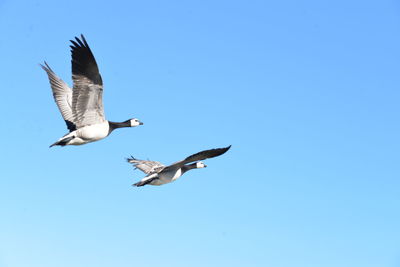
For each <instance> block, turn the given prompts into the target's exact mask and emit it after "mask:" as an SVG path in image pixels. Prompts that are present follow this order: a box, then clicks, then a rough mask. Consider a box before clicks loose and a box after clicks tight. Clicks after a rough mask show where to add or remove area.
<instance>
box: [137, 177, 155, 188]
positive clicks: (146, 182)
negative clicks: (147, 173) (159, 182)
mask: <svg viewBox="0 0 400 267" xmlns="http://www.w3.org/2000/svg"><path fill="white" fill-rule="evenodd" d="M156 179H158V177H154V178H151V179H148V180H144V181H139V182H137V183H135V184H133V185H132V186H136V187H139V186H144V185H146V184H149V183H151V182H152V181H154V180H156Z"/></svg>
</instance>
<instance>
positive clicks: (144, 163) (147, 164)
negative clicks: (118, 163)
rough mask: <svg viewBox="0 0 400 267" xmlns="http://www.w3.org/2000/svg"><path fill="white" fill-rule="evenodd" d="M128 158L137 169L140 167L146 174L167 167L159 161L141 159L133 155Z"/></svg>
mask: <svg viewBox="0 0 400 267" xmlns="http://www.w3.org/2000/svg"><path fill="white" fill-rule="evenodd" d="M126 160H127V161H128V162H129V163H131V164H132V165H133V167H135V169H139V170H141V171H142V172H144V173H145V174H151V173H158V172H159V171H161V170H162V169H163V168H164V167H165V166H164V165H163V164H162V163H160V162H158V161H151V160H140V159H136V158H134V157H132V156H131V157H130V158H127V159H126Z"/></svg>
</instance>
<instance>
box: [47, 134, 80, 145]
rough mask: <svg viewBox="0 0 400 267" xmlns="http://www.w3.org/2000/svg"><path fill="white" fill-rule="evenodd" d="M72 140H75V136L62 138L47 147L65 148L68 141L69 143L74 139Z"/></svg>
mask: <svg viewBox="0 0 400 267" xmlns="http://www.w3.org/2000/svg"><path fill="white" fill-rule="evenodd" d="M74 138H75V136H70V137H67V138H63V139H61V140H59V141H57V142H55V143H54V144H52V145H51V146H49V147H53V146H65V145H67V143H68V142H69V141H71V140H72V139H74Z"/></svg>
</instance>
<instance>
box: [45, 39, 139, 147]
mask: <svg viewBox="0 0 400 267" xmlns="http://www.w3.org/2000/svg"><path fill="white" fill-rule="evenodd" d="M71 43H72V45H71V46H70V47H71V56H72V60H71V63H72V80H73V84H74V86H73V88H72V89H71V88H70V87H69V86H68V85H67V84H66V83H65V82H64V81H63V80H61V79H60V78H59V77H58V76H57V75H56V74H55V73H54V71H53V70H52V69H51V68H50V67H49V65H48V64H47V63H46V62H44V65H42V64H40V66H41V67H42V68H43V70H45V71H46V73H47V75H48V77H49V81H50V86H51V90H52V91H53V97H54V100H55V102H56V104H57V106H58V109H59V110H60V112H61V115H62V117H63V118H64V120H65V123H66V124H67V128H68V130H69V133H67V134H66V135H64V136H63V137H61V138H60V139H59V140H58V141H57V142H55V143H54V144H52V145H51V146H50V147H52V146H67V145H83V144H87V143H90V142H94V141H98V140H101V139H103V138H105V137H107V136H108V135H109V134H110V133H111V132H112V131H113V130H115V129H117V128H122V127H136V126H138V125H142V124H143V123H142V122H141V121H139V120H138V119H136V118H133V119H129V120H126V121H124V122H112V121H108V120H106V118H105V115H104V108H103V81H102V79H101V76H100V73H99V68H98V67H97V63H96V60H95V58H94V56H93V54H92V51H91V50H90V48H89V45H88V44H87V42H86V40H85V37H84V36H83V35H81V38H80V39H79V38H78V37H75V40H71Z"/></svg>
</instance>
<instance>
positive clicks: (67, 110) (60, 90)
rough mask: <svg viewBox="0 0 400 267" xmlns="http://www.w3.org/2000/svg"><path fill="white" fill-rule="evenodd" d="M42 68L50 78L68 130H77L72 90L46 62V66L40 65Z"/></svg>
mask: <svg viewBox="0 0 400 267" xmlns="http://www.w3.org/2000/svg"><path fill="white" fill-rule="evenodd" d="M40 66H41V67H42V69H43V70H44V71H45V72H46V73H47V76H48V77H49V81H50V87H51V90H52V91H53V97H54V100H55V102H56V104H57V106H58V109H59V110H60V113H61V115H62V117H63V118H64V120H65V123H66V124H67V127H68V130H70V132H72V131H74V130H76V126H75V123H74V116H73V113H72V89H71V88H70V87H69V86H68V85H67V84H66V83H65V82H64V81H63V80H61V79H60V78H59V77H58V76H57V75H56V74H55V73H54V71H53V70H52V69H51V68H50V66H49V65H48V64H47V63H46V62H44V65H42V64H40Z"/></svg>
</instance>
